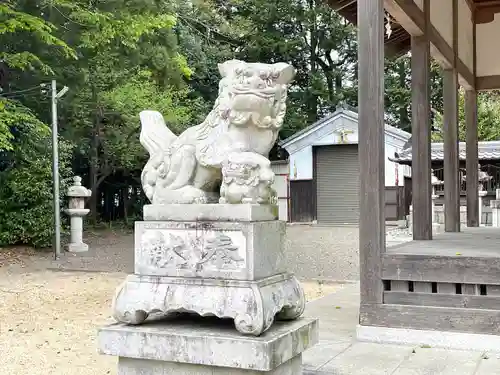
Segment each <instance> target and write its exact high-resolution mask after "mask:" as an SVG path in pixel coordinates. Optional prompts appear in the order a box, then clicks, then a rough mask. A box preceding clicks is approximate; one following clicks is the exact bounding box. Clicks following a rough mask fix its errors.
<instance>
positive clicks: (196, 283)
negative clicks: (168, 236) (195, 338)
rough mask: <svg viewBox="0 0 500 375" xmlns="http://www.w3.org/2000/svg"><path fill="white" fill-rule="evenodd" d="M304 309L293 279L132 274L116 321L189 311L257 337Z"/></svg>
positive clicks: (121, 290)
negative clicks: (227, 322)
mask: <svg viewBox="0 0 500 375" xmlns="http://www.w3.org/2000/svg"><path fill="white" fill-rule="evenodd" d="M304 308H305V298H304V294H303V291H302V288H301V287H300V284H299V283H298V281H297V279H296V278H295V277H293V276H292V275H290V274H280V275H276V276H271V277H268V278H265V279H261V280H258V281H242V280H218V279H206V278H193V279H186V278H181V277H164V276H136V275H131V276H129V277H128V278H127V280H126V281H125V283H123V284H122V286H121V287H120V288H119V289H118V293H117V296H116V298H115V300H114V306H113V310H114V317H115V319H116V320H118V321H119V322H124V323H128V324H141V323H143V322H144V321H145V320H146V319H147V318H148V317H149V316H152V317H155V318H157V319H158V318H165V317H169V316H175V315H176V313H178V312H186V311H189V312H193V313H197V314H199V315H200V316H216V317H219V318H230V319H232V320H234V325H235V327H236V329H237V330H238V331H239V332H240V333H242V334H247V335H255V336H259V335H260V334H261V333H262V332H264V331H266V330H268V329H269V328H270V327H271V325H272V323H273V321H274V319H275V317H276V319H277V320H293V319H296V318H298V317H299V316H300V315H301V314H302V313H303V311H304Z"/></svg>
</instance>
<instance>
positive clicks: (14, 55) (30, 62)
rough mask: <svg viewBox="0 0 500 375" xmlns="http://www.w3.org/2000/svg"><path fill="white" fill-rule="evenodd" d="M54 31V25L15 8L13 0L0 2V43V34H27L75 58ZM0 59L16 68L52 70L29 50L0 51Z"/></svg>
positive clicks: (73, 53) (0, 39)
mask: <svg viewBox="0 0 500 375" xmlns="http://www.w3.org/2000/svg"><path fill="white" fill-rule="evenodd" d="M55 31H56V27H55V26H54V25H53V24H51V23H49V22H46V21H45V20H43V19H42V18H40V17H36V16H33V15H30V14H27V13H25V12H21V11H18V10H16V8H15V2H13V1H9V2H6V3H4V4H0V44H4V43H2V36H3V37H5V36H8V35H14V36H18V37H19V36H22V35H23V34H28V35H31V36H33V38H35V39H36V40H37V41H39V42H41V43H42V44H44V45H46V46H49V47H58V49H59V50H60V51H62V52H63V54H64V55H65V57H73V58H76V55H75V52H74V50H73V49H71V48H70V47H69V46H68V45H67V44H66V43H65V42H63V41H62V40H61V39H59V38H57V37H56V36H55V35H54V33H55ZM0 61H4V62H5V63H6V64H7V65H9V66H10V67H13V68H17V69H22V70H27V69H29V70H34V69H36V68H38V69H41V70H42V71H43V72H45V73H50V72H52V69H51V68H50V66H48V65H47V64H46V63H44V62H43V61H42V60H41V59H40V57H39V56H38V55H37V54H35V53H32V52H30V51H17V52H0Z"/></svg>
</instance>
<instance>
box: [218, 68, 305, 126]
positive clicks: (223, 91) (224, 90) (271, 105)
mask: <svg viewBox="0 0 500 375" xmlns="http://www.w3.org/2000/svg"><path fill="white" fill-rule="evenodd" d="M219 72H220V74H221V76H222V79H221V81H220V87H219V104H220V106H221V107H220V108H221V112H222V116H223V117H224V116H226V117H227V116H229V117H230V120H231V124H233V125H236V126H245V125H247V124H248V123H249V121H250V120H251V121H252V123H253V124H254V125H256V126H258V127H260V128H274V129H276V130H278V129H279V128H280V127H281V125H282V124H283V118H284V116H285V112H286V96H287V88H288V85H289V84H290V83H291V82H292V80H293V78H294V76H295V69H294V68H293V66H291V65H290V64H286V63H276V64H261V63H247V62H244V61H240V60H229V61H226V62H225V63H222V64H219Z"/></svg>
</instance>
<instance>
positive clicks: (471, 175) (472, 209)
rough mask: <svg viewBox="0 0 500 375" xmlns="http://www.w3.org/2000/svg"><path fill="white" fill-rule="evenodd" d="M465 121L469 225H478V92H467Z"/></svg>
mask: <svg viewBox="0 0 500 375" xmlns="http://www.w3.org/2000/svg"><path fill="white" fill-rule="evenodd" d="M465 123H466V127H467V139H466V156H465V158H466V161H465V163H466V164H465V168H466V172H465V175H466V176H467V177H466V178H467V181H466V184H467V226H468V227H478V226H479V224H480V218H479V192H478V190H479V182H478V178H479V176H478V171H477V165H478V162H479V160H478V154H477V153H478V148H477V138H478V135H477V93H476V91H473V90H467V91H466V92H465Z"/></svg>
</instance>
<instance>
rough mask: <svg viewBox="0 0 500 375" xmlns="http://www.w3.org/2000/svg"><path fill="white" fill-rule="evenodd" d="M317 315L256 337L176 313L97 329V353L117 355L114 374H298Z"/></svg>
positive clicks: (315, 336)
mask: <svg viewBox="0 0 500 375" xmlns="http://www.w3.org/2000/svg"><path fill="white" fill-rule="evenodd" d="M318 335H319V331H318V320H317V319H306V318H301V319H297V320H295V321H291V322H276V323H274V324H273V326H272V327H271V329H269V330H268V331H267V332H265V333H264V334H263V335H261V336H259V337H251V336H243V335H241V334H239V333H238V332H236V331H235V330H234V327H233V326H232V324H231V322H228V321H226V320H222V319H216V318H212V317H205V318H201V317H197V316H185V317H176V319H172V320H169V321H168V322H164V321H157V322H150V323H146V324H143V325H141V326H129V325H124V324H122V323H117V324H112V325H109V326H106V327H104V328H102V329H101V330H100V331H99V337H98V341H99V351H100V353H101V354H107V355H113V356H117V357H119V362H118V375H174V374H175V375H252V374H269V375H278V374H279V375H300V374H302V353H303V352H304V351H305V350H306V349H308V348H310V347H312V346H313V345H315V344H316V343H317V342H318Z"/></svg>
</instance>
